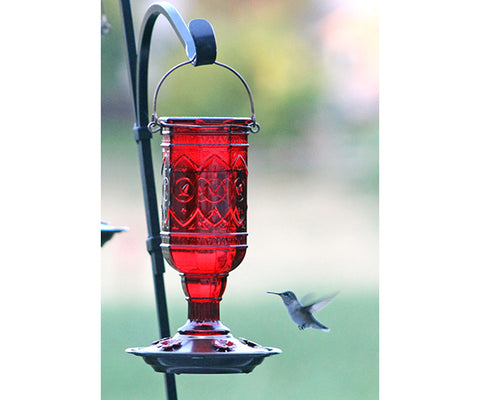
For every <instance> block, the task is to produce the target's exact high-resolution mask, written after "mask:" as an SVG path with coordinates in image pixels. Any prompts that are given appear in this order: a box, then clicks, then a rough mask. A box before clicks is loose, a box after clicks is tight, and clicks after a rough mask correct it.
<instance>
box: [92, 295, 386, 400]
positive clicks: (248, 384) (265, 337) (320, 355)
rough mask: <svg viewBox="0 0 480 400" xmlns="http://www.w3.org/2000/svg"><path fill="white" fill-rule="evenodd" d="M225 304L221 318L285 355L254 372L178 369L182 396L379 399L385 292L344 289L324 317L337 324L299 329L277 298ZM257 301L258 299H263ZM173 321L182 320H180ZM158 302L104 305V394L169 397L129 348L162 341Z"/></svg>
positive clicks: (178, 311)
mask: <svg viewBox="0 0 480 400" xmlns="http://www.w3.org/2000/svg"><path fill="white" fill-rule="evenodd" d="M227 299H228V293H227V296H226V298H225V300H224V301H223V302H222V303H223V304H222V307H221V311H222V322H223V323H225V324H226V325H227V326H228V327H229V328H230V329H231V330H232V333H233V334H234V335H235V336H237V337H238V336H241V337H246V338H248V339H251V340H253V341H256V342H258V343H260V344H263V345H265V346H273V347H278V348H281V349H282V351H283V353H282V354H280V355H275V356H271V357H269V358H267V359H265V360H264V362H263V363H262V364H261V365H259V366H258V367H257V368H256V369H255V370H254V371H253V372H252V373H250V374H231V375H177V377H176V382H177V391H178V397H179V399H182V400H183V399H189V400H196V399H198V400H200V399H206V398H208V399H209V400H215V399H225V398H228V399H229V400H236V399H239V400H240V399H242V400H243V399H249V400H255V399H259V400H260V399H328V400H346V399H348V400H356V399H358V400H360V399H362V400H367V399H368V400H375V399H378V374H379V369H378V293H377V292H376V291H372V292H368V293H355V292H352V293H348V292H347V291H345V292H342V293H341V294H340V295H339V297H337V299H335V301H334V302H333V303H332V304H330V305H329V306H328V307H327V308H326V309H325V310H322V311H321V312H320V313H319V314H318V315H317V316H318V317H319V320H320V321H322V322H323V323H325V324H326V325H327V326H329V327H330V328H331V331H330V332H329V333H325V332H321V331H317V330H311V329H310V330H305V331H299V330H298V329H297V327H296V326H295V324H294V323H293V322H292V321H291V320H290V319H289V318H288V315H287V312H286V310H285V309H284V306H283V304H282V303H281V302H280V301H278V300H279V299H277V298H273V297H272V298H270V297H268V296H264V297H263V298H262V299H260V300H258V302H256V303H253V302H252V301H249V300H248V299H236V301H235V299H229V300H228V301H227ZM256 301H257V299H256ZM169 312H170V320H171V321H172V323H171V326H172V328H174V329H172V330H173V331H175V329H176V328H177V327H178V326H180V325H181V324H182V323H183V322H184V319H185V316H186V306H185V304H172V305H170V310H169ZM173 320H175V321H174V322H173ZM157 336H158V334H157V328H156V315H155V310H154V308H153V306H152V305H150V306H145V305H141V304H135V303H130V304H128V305H125V304H104V305H103V307H102V353H101V354H102V400H110V399H112V400H113V399H115V400H122V399H129V400H141V399H162V398H166V395H165V389H164V379H163V375H162V374H160V373H156V372H154V371H153V369H152V368H151V367H150V366H148V365H147V364H145V363H144V362H143V360H142V359H141V358H139V357H135V356H132V355H129V354H127V353H125V352H124V350H125V349H126V348H127V347H134V346H146V345H149V344H150V343H151V342H152V341H153V340H155V339H158V337H157Z"/></svg>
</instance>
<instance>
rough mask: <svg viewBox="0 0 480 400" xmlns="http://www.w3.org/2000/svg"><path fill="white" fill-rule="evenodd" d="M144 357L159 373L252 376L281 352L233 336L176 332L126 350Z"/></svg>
mask: <svg viewBox="0 0 480 400" xmlns="http://www.w3.org/2000/svg"><path fill="white" fill-rule="evenodd" d="M126 352H127V353H130V354H134V355H136V356H141V357H143V360H144V361H145V362H146V363H147V364H149V365H151V366H152V368H153V369H154V370H155V371H157V372H166V373H174V374H235V373H249V372H252V370H253V369H254V368H255V367H256V366H257V365H259V364H260V363H261V362H262V361H263V359H264V358H265V357H268V356H271V355H274V354H279V353H281V352H282V351H281V350H280V349H276V348H273V347H263V346H260V345H259V344H257V343H254V342H251V341H249V340H246V339H243V338H239V339H236V338H234V337H233V336H232V335H230V334H227V335H209V336H207V335H205V336H193V335H184V334H179V333H177V334H176V335H175V336H173V337H171V338H164V339H161V340H158V341H156V342H153V343H152V344H151V345H150V346H148V347H133V348H129V349H126Z"/></svg>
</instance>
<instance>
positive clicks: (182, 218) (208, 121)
mask: <svg viewBox="0 0 480 400" xmlns="http://www.w3.org/2000/svg"><path fill="white" fill-rule="evenodd" d="M249 123H251V119H237V118H234V119H222V118H202V119H196V118H168V119H163V120H162V125H163V128H162V136H163V141H162V153H163V164H162V178H163V196H162V206H161V208H162V233H161V236H162V252H163V256H164V257H165V259H166V260H167V262H168V263H169V264H170V265H171V266H172V267H173V268H175V269H176V270H177V271H179V272H180V276H181V278H182V287H183V290H184V293H185V295H186V296H187V297H186V299H187V301H188V321H187V323H186V324H185V325H184V326H183V327H181V328H180V329H179V332H180V333H181V334H188V335H216V334H226V333H228V332H229V330H228V328H226V327H225V326H224V325H223V324H222V323H221V322H220V313H219V303H220V301H221V299H222V295H223V293H224V291H225V287H226V284H227V276H228V274H229V272H230V271H232V270H233V269H235V268H236V267H237V266H238V265H239V264H240V263H241V261H242V260H243V258H244V256H245V252H246V250H247V193H246V192H247V176H248V170H247V154H248V133H249V132H250V131H251V130H250V128H249V126H248V124H249Z"/></svg>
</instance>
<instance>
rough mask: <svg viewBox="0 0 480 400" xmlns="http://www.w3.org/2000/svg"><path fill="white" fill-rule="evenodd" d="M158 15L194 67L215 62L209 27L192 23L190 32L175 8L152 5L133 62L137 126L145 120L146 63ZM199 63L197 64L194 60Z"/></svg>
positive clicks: (206, 24) (146, 108)
mask: <svg viewBox="0 0 480 400" xmlns="http://www.w3.org/2000/svg"><path fill="white" fill-rule="evenodd" d="M159 15H163V16H165V18H166V19H167V20H168V22H169V23H170V25H171V26H172V28H173V29H174V30H175V33H176V34H177V36H178V38H179V39H180V41H181V42H182V44H183V46H184V47H185V50H186V53H187V57H188V59H189V60H190V61H191V62H192V63H193V64H194V65H202V64H209V63H213V62H214V61H215V56H216V44H215V36H214V33H213V28H212V27H211V25H210V23H209V22H208V21H205V20H200V19H198V20H194V21H192V22H191V23H190V29H189V28H188V27H187V25H186V24H185V22H184V20H183V18H182V17H181V16H180V14H179V13H178V11H177V10H176V8H175V7H173V6H172V5H171V4H170V3H168V2H166V1H162V2H160V3H156V4H152V5H151V6H150V7H149V8H148V10H147V12H146V14H145V16H144V18H143V22H142V26H141V28H140V43H139V49H138V59H137V85H136V90H137V124H138V125H139V126H142V127H143V126H147V125H148V123H149V117H148V61H149V55H150V43H151V39H152V31H153V27H154V25H155V21H156V20H157V18H158V16H159ZM197 60H198V61H200V62H198V61H197Z"/></svg>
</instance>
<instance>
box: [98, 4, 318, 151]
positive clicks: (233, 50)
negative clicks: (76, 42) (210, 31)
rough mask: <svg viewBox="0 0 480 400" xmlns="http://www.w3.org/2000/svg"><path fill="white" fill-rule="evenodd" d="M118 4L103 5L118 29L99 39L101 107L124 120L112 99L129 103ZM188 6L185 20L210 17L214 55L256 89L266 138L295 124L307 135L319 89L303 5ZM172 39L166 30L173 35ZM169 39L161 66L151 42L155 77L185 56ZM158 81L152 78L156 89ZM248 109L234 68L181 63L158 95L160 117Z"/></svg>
mask: <svg viewBox="0 0 480 400" xmlns="http://www.w3.org/2000/svg"><path fill="white" fill-rule="evenodd" d="M115 3H116V2H115V1H107V2H106V9H107V10H108V18H109V21H110V23H111V24H112V27H113V28H112V31H111V33H110V35H108V36H104V37H103V38H102V107H103V111H104V114H105V113H108V114H109V115H110V116H113V117H119V116H120V115H121V114H122V113H124V110H125V104H121V105H118V104H115V103H113V101H114V100H115V101H117V102H120V103H125V100H126V101H127V102H129V101H130V95H129V93H128V92H127V93H125V82H126V81H127V79H128V77H127V72H126V71H127V70H126V68H125V63H126V54H125V53H126V51H125V49H124V48H123V47H124V40H123V37H122V35H123V33H122V32H121V23H120V20H119V18H120V16H119V11H118V8H119V7H118V6H116V4H115ZM189 6H190V7H188V13H182V10H179V11H180V13H181V14H188V15H183V16H184V18H185V20H186V21H188V20H189V19H190V18H187V16H188V17H190V16H192V19H193V17H197V16H200V17H201V16H206V17H205V18H206V19H207V20H208V21H209V22H210V23H211V24H212V25H213V27H214V29H215V33H216V39H217V48H218V57H217V60H218V61H220V62H223V63H226V64H228V65H230V66H231V67H233V68H234V69H236V70H237V71H238V72H239V73H240V74H241V75H242V76H243V77H244V78H245V79H246V81H247V82H248V84H249V86H250V88H251V89H252V92H253V97H254V101H255V109H256V114H257V117H258V121H259V122H260V124H261V125H262V126H263V127H264V129H266V130H268V131H269V133H271V135H268V136H269V137H268V138H267V139H264V140H266V141H268V142H269V141H271V140H272V136H273V137H275V138H277V139H278V138H280V137H285V138H286V137H288V135H291V134H292V129H295V135H298V133H299V132H303V131H304V130H305V127H306V126H308V124H309V123H310V122H311V121H310V119H311V115H312V113H313V112H314V111H315V107H316V105H317V103H318V98H319V95H320V93H321V90H320V89H321V82H320V77H321V71H320V66H319V64H318V62H317V61H316V57H315V46H314V43H312V42H308V41H307V40H306V37H308V36H306V35H305V34H304V31H305V30H306V29H308V21H307V20H306V16H305V8H304V7H292V6H291V4H290V3H288V2H285V1H268V2H267V1H263V2H262V1H260V2H253V1H251V2H242V3H237V2H219V1H202V2H194V3H192V4H190V5H189ZM298 10H303V11H302V12H299V11H298ZM292 11H293V12H295V11H296V12H297V14H296V15H295V14H294V13H292ZM187 23H188V22H187ZM138 25H139V24H138ZM137 30H138V26H137ZM154 35H155V33H154ZM171 37H172V36H171V35H170V34H168V39H171ZM175 40H176V38H175ZM167 43H168V46H167V49H163V48H162V49H160V50H162V55H161V56H162V59H161V61H160V65H158V63H154V60H156V59H157V57H158V55H157V56H155V55H154V53H153V51H154V50H153V48H154V47H155V49H157V48H158V49H159V47H158V46H156V45H155V46H154V45H152V61H151V63H150V70H151V72H150V75H151V77H154V76H157V79H158V80H159V79H160V76H161V74H163V73H164V72H166V71H167V70H168V69H169V68H170V67H172V66H174V65H175V64H176V63H178V62H180V61H184V60H185V59H184V58H179V56H180V55H181V56H183V57H184V51H183V49H182V48H181V47H180V46H178V45H179V43H178V42H177V43H176V46H177V48H176V49H174V48H173V47H172V46H171V44H172V43H171V41H167ZM317 47H318V44H317ZM163 50H165V51H163ZM162 70H163V71H162ZM160 71H162V72H160ZM121 81H123V83H120V82H121ZM157 82H158V81H155V82H152V83H153V87H152V92H153V88H154V86H155V85H156V83H157ZM249 110H250V108H249V103H248V97H247V94H246V93H245V90H244V88H243V86H242V85H241V83H240V81H239V80H237V78H236V77H235V76H234V75H232V74H231V73H230V72H229V71H226V70H225V71H223V70H220V68H218V67H215V66H202V67H198V68H194V67H184V68H183V69H181V70H178V71H176V72H175V73H174V74H172V75H171V76H170V77H169V79H168V80H167V81H166V82H165V84H164V87H162V91H161V93H160V96H159V114H160V115H169V116H170V115H172V116H173V115H187V116H188V115H191V116H196V115H207V116H246V117H248V116H250V112H249ZM118 114H120V115H118ZM259 141H260V142H262V139H259Z"/></svg>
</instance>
